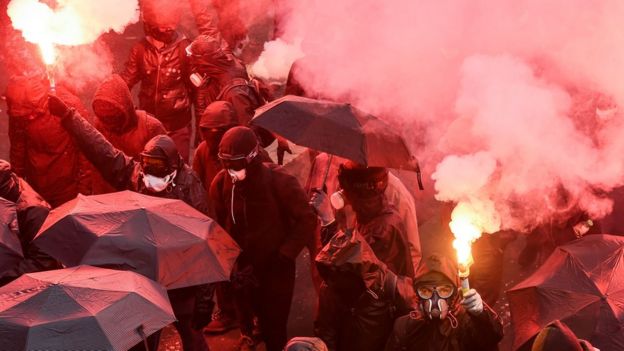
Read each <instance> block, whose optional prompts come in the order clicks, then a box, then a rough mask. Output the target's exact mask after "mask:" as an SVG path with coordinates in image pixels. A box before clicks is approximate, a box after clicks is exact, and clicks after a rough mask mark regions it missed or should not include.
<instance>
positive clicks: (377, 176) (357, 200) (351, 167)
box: [338, 161, 388, 222]
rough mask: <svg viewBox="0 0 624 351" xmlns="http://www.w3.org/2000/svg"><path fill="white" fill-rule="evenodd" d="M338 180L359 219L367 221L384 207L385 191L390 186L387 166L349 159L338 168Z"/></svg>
mask: <svg viewBox="0 0 624 351" xmlns="http://www.w3.org/2000/svg"><path fill="white" fill-rule="evenodd" d="M338 182H339V183H340V188H342V192H343V193H344V195H345V198H346V200H347V202H348V203H349V204H350V205H351V207H352V208H353V210H354V211H355V213H356V215H357V218H358V221H360V222H367V221H369V220H370V219H372V218H375V217H376V216H378V215H379V214H380V213H381V212H382V210H383V209H384V206H385V202H384V192H385V191H386V188H387V187H388V170H387V169H386V168H383V167H366V166H363V165H360V164H357V163H355V162H352V161H347V162H345V163H343V164H342V165H340V168H339V169H338Z"/></svg>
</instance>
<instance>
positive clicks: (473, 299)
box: [461, 289, 483, 316]
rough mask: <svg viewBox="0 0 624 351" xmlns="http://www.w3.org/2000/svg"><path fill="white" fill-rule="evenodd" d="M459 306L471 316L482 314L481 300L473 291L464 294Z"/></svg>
mask: <svg viewBox="0 0 624 351" xmlns="http://www.w3.org/2000/svg"><path fill="white" fill-rule="evenodd" d="M461 304H462V306H463V307H464V309H465V310H466V311H468V313H470V314H471V315H473V316H478V315H480V314H481V312H483V299H482V298H481V295H479V293H478V292H477V291H476V290H475V289H470V290H468V292H467V293H466V294H464V299H463V300H462V302H461Z"/></svg>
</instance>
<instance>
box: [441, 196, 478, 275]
mask: <svg viewBox="0 0 624 351" xmlns="http://www.w3.org/2000/svg"><path fill="white" fill-rule="evenodd" d="M478 222H479V221H478V214H477V213H475V212H473V211H471V208H470V207H468V206H462V204H459V205H458V206H457V207H455V209H454V210H453V213H452V215H451V222H450V223H449V227H450V228H451V232H453V235H454V236H455V240H453V248H454V249H455V252H456V253H457V263H458V265H459V271H460V276H462V277H467V276H468V275H469V274H470V266H471V265H472V264H473V263H474V260H473V258H472V243H473V242H474V241H475V240H477V239H479V238H480V237H481V234H482V233H483V231H482V230H481V228H479V227H478V226H477V225H476V224H475V223H478Z"/></svg>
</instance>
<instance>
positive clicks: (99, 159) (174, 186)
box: [49, 96, 208, 350]
mask: <svg viewBox="0 0 624 351" xmlns="http://www.w3.org/2000/svg"><path fill="white" fill-rule="evenodd" d="M49 108H50V112H51V113H52V114H53V115H55V116H58V117H59V118H60V119H61V123H62V125H63V127H65V128H66V129H67V131H68V132H69V134H70V135H71V136H72V137H73V138H74V140H75V141H76V143H77V144H78V145H79V146H80V148H81V150H83V152H84V154H85V155H86V157H87V158H88V159H89V160H91V162H92V163H93V164H94V165H96V167H97V169H98V170H99V171H100V173H101V174H102V176H103V177H104V179H105V180H106V181H108V183H109V184H111V185H112V186H113V187H115V188H116V189H117V190H132V191H136V192H139V193H142V194H146V195H151V196H158V197H163V198H170V199H180V200H182V201H184V202H186V203H187V204H189V205H191V206H192V207H194V208H195V209H197V210H199V211H201V212H204V213H208V204H207V202H206V197H207V196H206V191H205V189H204V187H203V186H202V184H201V181H200V180H199V178H197V176H196V175H195V173H193V171H192V170H191V168H190V167H189V166H188V165H187V164H185V163H184V160H183V159H182V157H181V156H180V154H179V153H178V150H177V149H176V145H175V144H174V142H173V140H172V139H171V138H170V137H168V136H166V135H157V136H155V137H154V138H152V139H151V140H150V141H148V142H147V144H146V145H145V147H144V149H143V152H141V153H140V157H141V160H140V161H135V160H133V159H131V158H130V157H128V156H127V155H125V154H124V153H123V152H121V151H120V150H118V149H115V147H113V145H111V143H109V142H108V141H107V140H106V139H105V138H104V136H103V135H102V134H100V133H99V132H98V131H97V129H95V127H93V126H92V125H90V124H89V123H88V122H87V121H86V120H85V119H84V118H82V117H81V116H80V114H78V113H76V111H74V110H72V109H70V108H69V107H68V106H67V105H66V104H65V103H64V102H63V101H62V100H61V99H59V98H58V97H56V96H50V97H49ZM200 292H203V290H201V289H199V288H198V287H195V286H193V287H188V288H181V289H175V290H170V291H168V293H169V299H170V301H171V305H172V307H173V311H174V313H175V315H176V318H177V319H178V321H177V322H176V323H175V325H176V328H177V329H178V332H179V333H180V337H181V339H182V345H183V347H184V349H185V350H207V349H208V345H206V341H205V340H204V337H203V334H202V333H201V331H200V330H196V329H195V328H193V322H194V320H193V319H194V318H196V315H195V314H196V312H195V311H194V309H196V308H197V307H198V306H196V296H197V295H200ZM202 308H203V306H202ZM206 322H207V321H206Z"/></svg>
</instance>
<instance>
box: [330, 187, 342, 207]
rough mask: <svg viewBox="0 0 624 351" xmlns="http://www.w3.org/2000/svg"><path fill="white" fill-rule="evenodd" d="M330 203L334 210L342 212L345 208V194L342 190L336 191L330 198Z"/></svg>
mask: <svg viewBox="0 0 624 351" xmlns="http://www.w3.org/2000/svg"><path fill="white" fill-rule="evenodd" d="M329 202H330V203H331V205H332V207H333V208H334V210H342V209H343V208H344V207H345V200H344V194H343V192H342V190H340V191H336V192H335V193H333V194H331V196H330V197H329Z"/></svg>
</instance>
